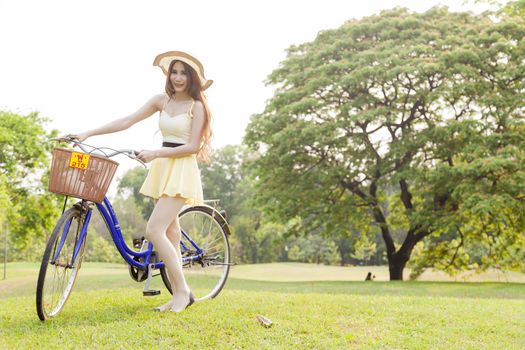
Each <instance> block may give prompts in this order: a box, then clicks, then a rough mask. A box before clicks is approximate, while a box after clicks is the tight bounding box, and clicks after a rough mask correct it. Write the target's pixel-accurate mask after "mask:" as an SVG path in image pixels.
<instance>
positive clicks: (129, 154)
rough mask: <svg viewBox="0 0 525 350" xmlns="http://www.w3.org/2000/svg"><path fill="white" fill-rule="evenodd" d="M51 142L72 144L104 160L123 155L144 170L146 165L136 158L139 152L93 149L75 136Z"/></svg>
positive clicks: (102, 148) (57, 138)
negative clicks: (100, 156)
mask: <svg viewBox="0 0 525 350" xmlns="http://www.w3.org/2000/svg"><path fill="white" fill-rule="evenodd" d="M51 141H57V142H69V143H73V144H74V145H75V146H78V147H79V148H80V149H81V150H82V151H83V152H84V153H88V154H98V155H102V156H104V157H106V158H111V157H114V156H116V155H119V154H123V155H125V156H127V157H128V158H131V159H133V160H136V161H137V162H139V163H140V164H142V166H144V168H146V164H145V163H144V162H143V161H141V160H140V159H138V158H137V154H138V153H139V152H137V151H135V150H132V149H118V150H116V149H113V148H110V147H95V146H91V145H88V144H86V143H83V142H80V141H78V139H77V138H76V137H75V136H73V135H66V136H61V137H55V138H52V139H51ZM88 148H89V149H88ZM103 150H108V151H111V153H106V152H105V151H103Z"/></svg>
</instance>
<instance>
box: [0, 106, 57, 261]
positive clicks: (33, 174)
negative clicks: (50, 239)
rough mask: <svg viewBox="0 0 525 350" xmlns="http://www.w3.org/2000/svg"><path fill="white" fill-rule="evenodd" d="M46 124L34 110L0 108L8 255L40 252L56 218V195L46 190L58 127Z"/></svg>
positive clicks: (1, 212) (0, 176)
mask: <svg viewBox="0 0 525 350" xmlns="http://www.w3.org/2000/svg"><path fill="white" fill-rule="evenodd" d="M45 124H46V119H45V118H42V117H40V116H39V115H38V113H30V114H28V115H19V114H16V113H12V112H9V111H0V223H2V221H7V226H8V230H9V234H10V239H9V241H10V242H9V259H10V260H36V259H38V258H39V257H41V255H42V254H43V247H44V244H45V237H46V235H47V234H49V232H50V231H51V230H52V229H53V226H54V224H55V222H56V220H57V219H58V213H59V207H60V206H59V204H58V200H59V198H58V196H57V195H54V194H52V193H49V192H47V190H46V189H47V179H48V173H49V171H48V170H49V160H50V150H51V148H52V147H53V144H52V142H50V141H49V138H50V137H52V136H54V135H56V131H51V132H48V131H46V130H45V127H44V126H45ZM4 227H5V226H4V225H2V226H1V228H0V229H1V230H2V232H3V229H4Z"/></svg>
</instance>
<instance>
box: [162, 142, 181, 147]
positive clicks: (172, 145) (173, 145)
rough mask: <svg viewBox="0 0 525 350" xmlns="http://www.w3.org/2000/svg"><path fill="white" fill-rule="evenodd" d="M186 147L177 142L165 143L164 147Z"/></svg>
mask: <svg viewBox="0 0 525 350" xmlns="http://www.w3.org/2000/svg"><path fill="white" fill-rule="evenodd" d="M182 145H184V144H183V143H175V142H163V143H162V147H179V146H182Z"/></svg>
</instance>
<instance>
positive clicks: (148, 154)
mask: <svg viewBox="0 0 525 350" xmlns="http://www.w3.org/2000/svg"><path fill="white" fill-rule="evenodd" d="M156 153H157V152H155V151H150V150H147V149H143V150H142V151H140V152H138V153H137V158H138V159H140V160H141V161H143V162H144V163H149V162H151V161H152V160H153V159H155V158H157V154H156Z"/></svg>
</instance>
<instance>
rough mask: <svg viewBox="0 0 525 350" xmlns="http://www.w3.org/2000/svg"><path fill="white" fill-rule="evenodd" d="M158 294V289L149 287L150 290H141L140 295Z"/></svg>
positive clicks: (150, 295)
mask: <svg viewBox="0 0 525 350" xmlns="http://www.w3.org/2000/svg"><path fill="white" fill-rule="evenodd" d="M159 294H160V290H154V289H150V290H143V291H142V295H143V296H145V297H152V296H155V295H159Z"/></svg>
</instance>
